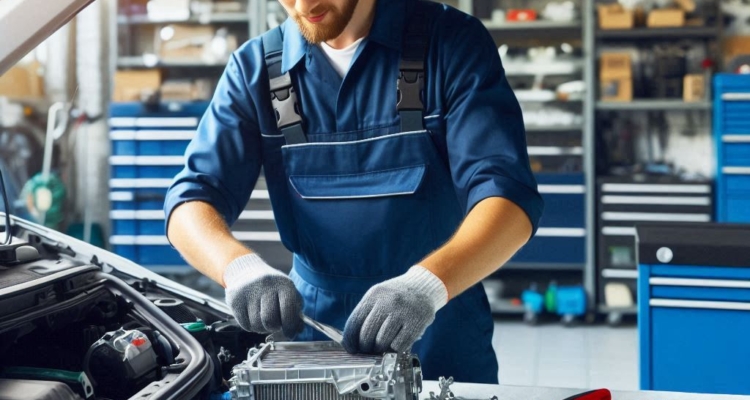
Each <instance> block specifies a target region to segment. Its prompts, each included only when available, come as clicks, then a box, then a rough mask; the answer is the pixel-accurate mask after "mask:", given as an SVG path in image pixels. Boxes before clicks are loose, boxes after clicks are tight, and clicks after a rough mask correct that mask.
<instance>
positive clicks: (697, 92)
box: [682, 74, 706, 101]
mask: <svg viewBox="0 0 750 400" xmlns="http://www.w3.org/2000/svg"><path fill="white" fill-rule="evenodd" d="M682 88H683V94H682V99H683V100H685V101H701V100H705V99H706V78H705V76H704V75H703V74H689V75H685V79H684V81H683V85H682Z"/></svg>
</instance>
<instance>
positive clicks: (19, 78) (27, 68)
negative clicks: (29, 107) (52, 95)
mask: <svg viewBox="0 0 750 400" xmlns="http://www.w3.org/2000/svg"><path fill="white" fill-rule="evenodd" d="M40 69H41V66H40V64H39V63H38V62H36V61H34V62H32V63H29V64H21V65H16V66H14V67H11V68H10V69H9V70H8V71H7V72H5V74H2V75H0V96H3V97H9V98H12V99H32V98H39V97H44V78H43V77H42V76H41V74H40V73H39V71H40Z"/></svg>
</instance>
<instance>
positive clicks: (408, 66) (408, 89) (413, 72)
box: [396, 60, 424, 111]
mask: <svg viewBox="0 0 750 400" xmlns="http://www.w3.org/2000/svg"><path fill="white" fill-rule="evenodd" d="M396 88H397V89H398V103H397V104H398V109H399V111H404V110H422V108H423V106H422V91H423V90H424V66H423V64H422V62H421V61H419V62H416V61H405V60H402V61H401V65H400V66H399V75H398V81H397V82H396Z"/></svg>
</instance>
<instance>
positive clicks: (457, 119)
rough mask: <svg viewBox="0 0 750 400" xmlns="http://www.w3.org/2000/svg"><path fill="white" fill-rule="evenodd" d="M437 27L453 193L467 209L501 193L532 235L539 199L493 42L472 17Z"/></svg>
mask: <svg viewBox="0 0 750 400" xmlns="http://www.w3.org/2000/svg"><path fill="white" fill-rule="evenodd" d="M454 23H458V22H457V21H454ZM443 32H450V33H449V34H448V35H447V37H445V39H444V40H445V41H446V42H447V43H446V44H445V45H444V46H447V47H442V48H443V49H448V50H446V51H445V52H444V53H449V55H448V56H447V57H443V61H442V63H443V70H444V71H445V76H446V81H445V82H444V83H443V85H444V87H443V93H444V94H445V99H444V102H445V103H444V107H445V122H446V142H447V147H448V159H449V162H450V168H451V173H452V176H453V181H454V184H455V187H456V191H457V193H458V195H459V199H460V200H461V201H462V203H463V204H465V207H466V210H465V211H466V213H468V212H469V211H470V210H471V209H472V208H473V207H474V206H475V205H476V204H477V203H479V202H480V201H482V200H484V199H486V198H488V197H503V198H506V199H508V200H510V201H512V202H513V203H515V204H516V205H518V206H519V207H520V208H521V209H523V211H524V212H525V213H526V215H527V216H528V217H529V220H530V221H531V224H532V226H533V231H532V236H533V234H535V233H536V230H537V228H538V225H539V218H540V217H541V215H542V211H543V209H544V202H543V200H542V198H541V196H540V195H539V192H538V190H537V183H536V179H535V178H534V175H533V174H532V172H531V166H530V165H529V155H528V152H527V148H526V134H525V129H524V123H523V114H522V113H521V108H520V105H519V104H518V100H517V99H516V97H515V94H514V93H513V90H512V89H511V88H510V85H509V84H508V81H507V79H506V77H505V72H504V70H503V66H502V64H501V61H500V55H499V53H498V50H497V47H496V46H495V42H494V41H493V39H492V37H491V36H490V35H489V32H487V30H486V29H485V28H484V26H483V25H482V24H481V23H480V22H479V21H478V20H477V19H475V18H472V17H467V18H466V19H464V20H463V21H460V25H459V26H458V27H457V29H455V30H452V32H451V30H448V29H446V30H444V31H443ZM467 43H471V45H467Z"/></svg>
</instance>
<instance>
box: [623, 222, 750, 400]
mask: <svg viewBox="0 0 750 400" xmlns="http://www.w3.org/2000/svg"><path fill="white" fill-rule="evenodd" d="M636 229H637V241H638V264H639V265H638V292H639V298H638V313H639V316H638V319H639V321H638V322H639V323H638V334H639V339H640V374H641V382H640V386H641V389H643V390H664V391H679V392H697V393H717V394H750V380H749V379H748V375H750V342H749V341H748V340H747V332H748V330H750V240H749V239H748V238H750V225H745V224H742V225H740V224H717V223H705V224H691V223H684V224H677V223H662V224H654V223H651V224H639V225H638V226H637V228H636Z"/></svg>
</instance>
